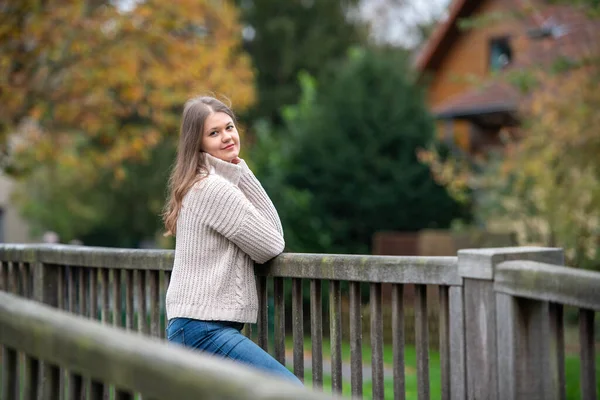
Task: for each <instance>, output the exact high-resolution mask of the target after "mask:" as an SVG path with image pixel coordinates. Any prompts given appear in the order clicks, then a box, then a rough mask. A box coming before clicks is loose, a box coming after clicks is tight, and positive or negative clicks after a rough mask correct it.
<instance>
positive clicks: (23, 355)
mask: <svg viewBox="0 0 600 400" xmlns="http://www.w3.org/2000/svg"><path fill="white" fill-rule="evenodd" d="M0 341H1V343H2V345H3V349H4V351H3V354H2V371H3V378H2V391H1V394H0V396H1V398H2V399H3V400H14V399H21V398H22V397H21V396H23V398H24V399H32V400H34V399H38V398H39V397H38V396H41V398H42V399H69V400H71V399H72V400H75V399H78V400H79V399H82V398H89V399H103V398H104V399H109V398H110V399H113V398H114V399H117V400H125V399H133V398H134V397H135V396H136V395H138V394H139V395H141V396H142V397H143V398H146V399H164V400H172V399H181V400H184V399H189V400H192V399H193V400H196V399H214V400H221V399H240V400H241V399H247V400H250V399H252V400H254V399H282V398H286V399H298V400H304V399H315V400H317V399H325V398H326V397H325V396H324V395H323V394H322V393H321V394H320V393H316V392H310V391H308V390H306V389H305V388H302V387H300V386H298V385H296V384H293V383H290V382H286V381H283V380H280V379H278V378H273V377H272V376H269V375H265V374H262V373H258V372H256V371H255V370H251V369H249V368H247V367H243V366H241V365H240V364H237V363H234V362H232V361H228V360H221V359H216V358H214V357H209V356H206V355H204V354H200V353H197V352H191V351H188V350H185V349H183V348H181V347H179V346H173V345H169V344H167V343H166V342H165V341H158V340H156V339H154V338H150V337H143V336H140V335H135V334H132V333H129V332H125V331H123V330H121V329H115V328H114V327H109V326H102V325H100V324H98V323H97V322H92V321H89V320H86V319H83V318H81V317H77V316H74V315H72V314H70V313H66V312H64V311H61V310H57V309H55V308H51V307H49V306H47V305H44V304H40V303H38V302H34V301H32V300H27V299H24V298H22V297H17V296H15V295H12V294H8V293H2V292H0ZM65 371H69V375H68V377H67V378H65V373H64V372H65ZM232 377H234V379H232ZM61 389H63V390H64V391H63V390H61ZM113 393H114V394H113ZM61 394H62V395H61ZM327 398H330V397H327Z"/></svg>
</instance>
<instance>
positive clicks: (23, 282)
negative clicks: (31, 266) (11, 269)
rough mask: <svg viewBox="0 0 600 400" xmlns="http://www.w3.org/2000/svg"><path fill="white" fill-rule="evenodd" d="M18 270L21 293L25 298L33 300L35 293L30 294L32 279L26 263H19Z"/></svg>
mask: <svg viewBox="0 0 600 400" xmlns="http://www.w3.org/2000/svg"><path fill="white" fill-rule="evenodd" d="M17 268H18V270H19V293H20V294H21V296H23V297H27V298H31V296H32V295H33V293H31V292H30V290H29V287H30V277H29V275H28V273H27V266H26V264H25V263H22V262H20V263H18V265H17Z"/></svg>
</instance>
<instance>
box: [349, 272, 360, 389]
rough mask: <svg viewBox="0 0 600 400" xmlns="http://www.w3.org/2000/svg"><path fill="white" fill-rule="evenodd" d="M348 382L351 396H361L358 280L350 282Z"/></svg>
mask: <svg viewBox="0 0 600 400" xmlns="http://www.w3.org/2000/svg"><path fill="white" fill-rule="evenodd" d="M349 286H350V384H351V386H352V396H354V397H362V392H363V373H362V372H363V365H362V310H361V302H360V282H350V285H349Z"/></svg>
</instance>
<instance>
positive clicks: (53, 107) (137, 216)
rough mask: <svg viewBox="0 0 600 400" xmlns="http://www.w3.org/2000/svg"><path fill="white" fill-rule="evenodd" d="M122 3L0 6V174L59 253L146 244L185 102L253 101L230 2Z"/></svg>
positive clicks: (30, 0) (29, 0)
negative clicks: (64, 246)
mask: <svg viewBox="0 0 600 400" xmlns="http://www.w3.org/2000/svg"><path fill="white" fill-rule="evenodd" d="M120 3H121V2H108V1H100V0H97V1H91V0H88V1H83V0H75V1H69V2H66V1H55V2H42V1H37V0H23V1H18V2H17V1H9V2H3V3H2V13H1V14H0V76H1V78H0V104H2V106H0V150H1V165H2V168H3V169H4V170H5V171H6V172H8V173H9V174H11V175H12V176H13V177H15V178H18V179H20V181H21V185H19V187H20V189H21V190H20V192H19V193H18V194H17V199H18V200H19V201H20V202H19V203H20V204H21V206H22V209H23V212H24V213H25V215H26V216H27V217H28V218H29V220H30V222H31V224H32V225H33V226H34V228H37V229H38V230H45V229H51V230H55V231H57V232H58V233H59V234H60V236H61V239H62V240H65V241H68V240H70V239H73V238H79V239H81V238H90V240H92V239H94V240H96V239H98V240H99V242H100V243H102V244H107V245H127V246H135V245H136V244H137V243H136V242H137V241H139V240H140V239H141V238H142V237H143V236H144V235H145V236H146V237H152V236H153V234H154V233H155V231H156V230H157V229H158V228H159V227H160V218H159V213H160V208H161V206H162V203H163V201H164V197H165V185H166V176H167V174H168V170H169V168H170V165H171V163H172V160H173V155H174V145H175V142H176V138H177V132H178V125H179V116H180V113H181V109H182V105H183V102H184V101H185V100H186V99H187V98H188V97H190V96H193V95H196V94H199V93H206V92H209V93H214V94H218V95H225V96H227V97H229V98H230V99H231V100H232V102H233V106H234V107H235V108H236V109H237V110H242V109H244V108H246V107H248V106H249V105H250V104H251V103H252V102H253V100H254V88H253V79H254V74H253V72H252V69H251V62H250V58H249V57H248V56H247V55H246V53H245V52H243V50H242V49H241V30H242V28H241V26H240V23H239V18H238V17H239V15H238V10H237V9H236V8H235V7H234V6H233V5H232V3H231V2H228V1H211V0H205V1H203V0H173V1H168V2H164V1H156V0H147V1H144V2H137V3H136V4H137V5H136V6H135V7H133V8H131V9H127V10H125V9H123V8H119V7H117V6H115V4H120ZM128 235H129V236H128Z"/></svg>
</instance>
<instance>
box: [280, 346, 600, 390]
mask: <svg viewBox="0 0 600 400" xmlns="http://www.w3.org/2000/svg"><path fill="white" fill-rule="evenodd" d="M293 348H294V346H293V341H292V338H291V337H290V338H286V350H287V357H286V360H287V363H288V365H291V364H292V357H291V356H290V354H292V351H293ZM311 350H312V342H311V341H310V338H305V339H304V354H305V355H310V354H311ZM323 359H324V360H330V359H331V351H330V343H329V340H327V339H325V338H323ZM383 360H384V365H385V367H386V369H388V368H389V369H390V370H391V369H392V366H393V362H392V360H393V353H392V346H390V345H384V348H383ZM404 360H405V369H404V370H405V379H406V399H407V400H410V399H415V400H416V399H417V369H416V367H417V361H416V352H415V348H414V347H413V346H405V347H404ZM342 362H343V364H344V365H350V344H349V343H347V342H342ZM363 364H364V365H365V366H370V365H371V348H370V346H369V343H368V342H365V341H363ZM289 368H290V370H292V368H291V366H290V367H289ZM304 377H305V383H306V385H307V386H311V384H312V373H311V371H310V370H309V369H306V370H305V371H304ZM565 380H566V385H567V399H569V400H576V399H580V398H581V396H580V390H579V381H580V379H579V356H578V355H577V354H567V355H566V356H565ZM440 381H441V376H440V357H439V353H438V352H435V351H431V350H430V351H429V385H430V386H429V390H430V395H431V399H432V400H435V399H440V398H441V385H440ZM596 382H597V389H596V392H597V393H600V354H597V355H596ZM384 385H385V399H386V400H387V399H393V398H394V384H393V378H392V377H389V378H386V379H385V380H384ZM323 391H324V392H326V393H331V375H330V374H328V373H326V371H325V370H324V371H323ZM351 393H352V392H351V386H350V379H349V378H344V377H342V394H343V395H344V396H348V397H350V395H351ZM363 398H364V399H372V398H373V397H372V382H371V376H370V375H363Z"/></svg>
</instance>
